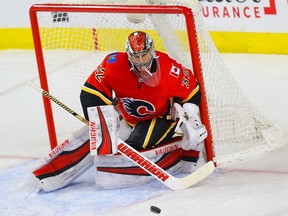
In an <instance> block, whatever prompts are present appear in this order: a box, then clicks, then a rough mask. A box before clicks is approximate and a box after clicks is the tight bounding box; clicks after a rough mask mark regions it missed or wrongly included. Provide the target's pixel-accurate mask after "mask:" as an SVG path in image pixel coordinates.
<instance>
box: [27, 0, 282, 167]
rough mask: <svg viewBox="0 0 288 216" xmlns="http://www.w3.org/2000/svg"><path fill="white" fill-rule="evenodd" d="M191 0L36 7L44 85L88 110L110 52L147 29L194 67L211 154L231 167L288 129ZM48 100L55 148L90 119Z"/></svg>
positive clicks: (277, 143)
mask: <svg viewBox="0 0 288 216" xmlns="http://www.w3.org/2000/svg"><path fill="white" fill-rule="evenodd" d="M98 1H99V0H98ZM175 1H176V0H175ZM62 2H63V1H62ZM93 2H95V1H93ZM179 2H180V3H179ZM181 2H182V3H181ZM183 2H185V1H181V0H180V1H177V5H176V4H173V3H171V2H170V1H168V0H167V1H163V2H162V3H159V2H158V3H159V5H157V4H156V3H155V2H154V4H153V5H151V4H150V5H149V4H145V5H144V3H143V1H142V2H140V3H141V4H143V5H132V4H130V5H127V4H117V5H115V4H110V5H96V4H37V5H33V6H32V7H31V8H30V20H31V27H32V34H33V40H34V46H35V53H36V59H37V65H38V72H39V79H40V85H41V87H42V88H43V89H44V90H46V91H48V92H51V94H53V95H54V96H55V97H56V98H58V99H59V100H61V101H62V102H63V103H64V104H67V105H68V106H69V107H71V108H72V109H73V110H75V111H76V112H77V113H79V114H81V113H82V109H81V105H80V100H79V94H80V90H81V87H82V85H83V84H84V82H85V80H86V79H87V78H88V76H89V75H90V74H91V72H92V71H94V70H95V69H96V67H97V66H98V65H99V64H100V63H101V61H102V60H103V58H104V57H105V56H106V55H107V54H108V53H111V52H115V51H125V42H126V39H127V36H128V35H129V33H131V32H133V31H136V30H142V31H146V32H147V33H148V34H149V35H150V36H151V37H152V38H153V39H154V42H155V48H156V49H157V50H161V51H164V52H167V53H168V54H169V55H170V56H171V57H172V58H174V59H176V60H177V61H179V62H180V63H182V64H183V65H184V66H186V67H188V68H190V69H191V70H192V71H193V72H194V74H195V76H196V78H197V79H198V81H199V83H200V86H201V92H202V102H201V105H200V110H201V118H202V121H203V123H204V124H205V125H206V127H207V130H208V137H207V139H206V140H205V146H206V154H207V159H208V160H214V162H215V163H216V164H217V166H218V167H219V166H225V165H228V164H231V163H235V162H239V161H243V160H247V159H251V158H254V157H255V155H259V154H261V153H265V152H269V151H272V150H274V149H276V148H279V147H281V146H283V145H284V144H286V140H287V133H286V132H285V131H284V130H283V129H282V128H281V127H279V126H278V125H277V124H274V123H272V122H271V121H270V120H268V119H267V118H265V117H264V116H263V115H262V114H261V113H260V112H259V111H258V110H257V109H256V107H255V106H254V105H253V104H252V103H251V102H250V101H249V100H248V99H247V97H246V96H245V95H244V93H243V92H242V90H241V89H240V87H239V86H238V84H237V83H236V81H235V80H234V78H233V76H232V75H231V73H230V71H229V70H228V68H227V67H226V66H225V64H224V62H223V60H222V59H221V56H220V54H219V53H218V51H217V49H216V48H215V46H214V44H213V41H212V40H211V38H210V36H209V33H208V31H207V29H206V28H205V25H204V22H203V20H202V17H201V5H200V4H199V2H197V1H195V0H194V1H191V3H189V5H187V4H188V3H187V2H185V3H183ZM196 2H197V3H196ZM70 3H71V2H70ZM72 3H73V2H72ZM88 3H90V2H88ZM107 3H109V2H107ZM138 3H139V2H138ZM127 85H129V84H127ZM43 102H44V109H45V114H46V120H47V127H48V133H49V139H50V145H51V148H53V147H55V146H56V145H57V144H59V143H60V142H61V141H62V140H64V138H66V137H68V136H69V135H70V134H71V133H73V132H74V131H76V130H77V129H79V127H81V126H82V123H81V122H80V121H78V120H77V119H74V118H73V117H72V116H71V115H69V114H67V113H66V112H63V110H61V108H59V107H58V106H57V105H54V104H51V103H50V100H49V99H47V98H45V97H43Z"/></svg>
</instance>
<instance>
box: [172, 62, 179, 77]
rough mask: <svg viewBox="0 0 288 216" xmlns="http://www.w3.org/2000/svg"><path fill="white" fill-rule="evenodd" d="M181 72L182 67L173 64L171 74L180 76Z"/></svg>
mask: <svg viewBox="0 0 288 216" xmlns="http://www.w3.org/2000/svg"><path fill="white" fill-rule="evenodd" d="M179 74H180V68H178V67H176V66H175V65H172V67H171V69H170V75H171V76H174V77H176V78H178V77H179Z"/></svg>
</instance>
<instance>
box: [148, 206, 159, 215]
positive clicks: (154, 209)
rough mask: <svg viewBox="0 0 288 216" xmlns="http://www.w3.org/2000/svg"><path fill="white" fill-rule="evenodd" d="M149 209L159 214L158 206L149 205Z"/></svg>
mask: <svg viewBox="0 0 288 216" xmlns="http://www.w3.org/2000/svg"><path fill="white" fill-rule="evenodd" d="M150 211H151V212H153V213H155V214H160V212H161V209H160V208H158V207H156V206H151V207H150Z"/></svg>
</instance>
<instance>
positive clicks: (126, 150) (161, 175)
mask: <svg viewBox="0 0 288 216" xmlns="http://www.w3.org/2000/svg"><path fill="white" fill-rule="evenodd" d="M28 84H29V85H30V86H32V87H33V88H34V89H35V90H37V91H39V92H40V93H41V94H42V95H44V96H45V97H47V98H49V99H50V100H52V101H53V102H55V103H56V104H57V105H59V106H60V107H62V108H63V109H64V110H66V111H67V112H69V113H71V114H72V115H74V116H75V117H76V118H78V119H79V120H80V121H82V122H83V123H85V124H89V121H87V120H86V119H85V118H83V117H82V116H80V115H79V114H78V113H76V112H75V111H73V110H72V109H70V108H69V107H67V106H66V105H65V104H63V103H62V102H61V101H59V100H58V99H56V98H55V97H54V96H52V95H51V94H50V93H49V92H47V91H45V90H43V89H42V88H40V87H39V86H37V85H36V84H35V83H33V82H32V81H28ZM117 144H118V146H117V149H118V151H119V152H120V153H121V154H122V155H124V156H125V157H126V158H128V159H129V160H131V161H132V162H134V163H135V164H136V165H138V166H139V167H140V168H141V169H143V170H145V171H146V172H147V173H149V174H150V175H151V176H153V177H154V178H155V179H157V180H159V181H160V182H162V183H163V184H164V185H166V186H167V187H169V188H170V189H172V190H183V189H186V188H189V187H191V186H192V185H194V184H196V183H198V182H199V181H201V180H202V179H204V178H206V177H207V176H208V175H210V174H211V173H212V172H213V171H214V169H215V167H214V163H213V162H212V161H209V162H207V163H206V164H204V165H203V166H202V167H200V168H199V169H197V170H196V171H195V172H193V173H191V174H189V175H187V176H185V177H181V178H177V177H174V176H172V175H170V174H169V173H168V172H166V171H165V170H164V169H162V168H161V167H159V166H158V165H157V164H155V163H154V162H152V161H150V160H149V159H148V158H146V157H145V156H143V155H142V154H141V153H139V152H138V151H137V150H135V149H134V148H132V147H131V146H129V145H128V144H127V143H125V142H124V141H123V140H121V139H120V138H118V140H117Z"/></svg>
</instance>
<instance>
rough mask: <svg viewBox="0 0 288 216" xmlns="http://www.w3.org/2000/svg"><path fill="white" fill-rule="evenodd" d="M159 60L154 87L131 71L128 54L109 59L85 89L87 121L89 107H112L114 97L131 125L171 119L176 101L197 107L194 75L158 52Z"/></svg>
mask: <svg viewBox="0 0 288 216" xmlns="http://www.w3.org/2000/svg"><path fill="white" fill-rule="evenodd" d="M156 56H157V70H156V72H155V73H157V80H156V82H157V83H153V84H151V83H150V84H149V82H143V81H141V80H139V78H138V77H137V76H136V75H135V73H134V72H133V71H132V70H131V63H130V62H129V60H128V57H127V53H126V52H116V53H112V54H109V55H108V56H106V57H105V59H104V60H103V62H102V63H101V64H100V65H99V66H98V68H97V69H96V70H95V71H94V72H93V73H92V74H91V75H90V77H89V78H88V79H87V81H86V82H85V84H84V86H83V88H82V92H81V103H82V107H83V111H84V114H85V117H86V118H87V119H88V115H87V107H91V106H99V105H105V104H107V105H108V104H109V105H110V104H112V100H113V97H115V96H116V98H117V100H118V106H119V109H120V111H121V112H122V114H123V117H124V118H125V120H126V121H127V122H128V123H129V124H131V125H134V124H137V123H138V122H140V121H144V120H147V119H151V118H154V117H157V116H158V117H159V116H163V117H169V116H171V114H172V113H171V112H172V110H171V107H172V105H173V102H174V100H177V102H179V103H185V102H188V101H189V102H192V103H195V104H197V105H198V104H199V101H200V90H199V85H198V83H197V80H196V79H195V78H194V76H193V73H192V72H191V71H190V70H188V69H186V68H184V67H183V66H182V65H181V64H179V63H177V62H176V61H175V60H173V59H171V58H170V57H169V56H168V55H167V54H165V53H162V52H159V51H156ZM153 76H156V74H155V75H154V74H153ZM153 76H152V77H153ZM113 92H114V93H115V95H113Z"/></svg>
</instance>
